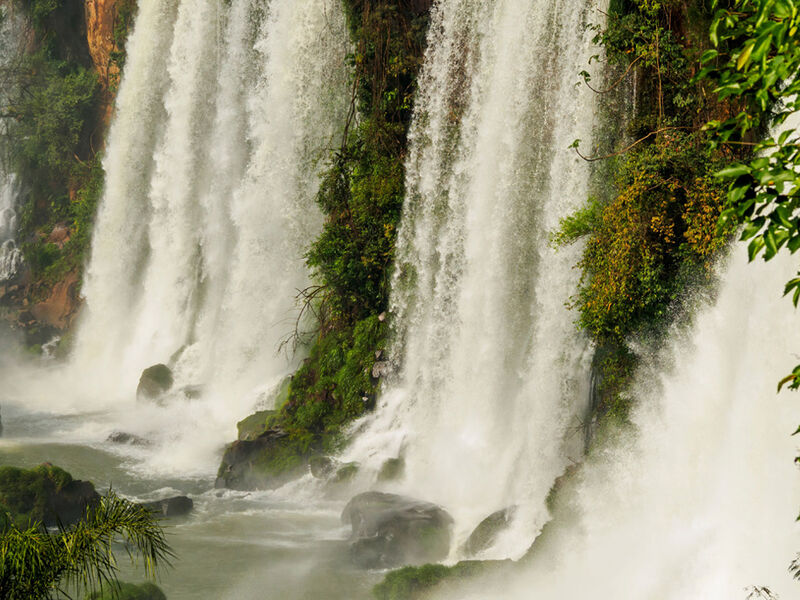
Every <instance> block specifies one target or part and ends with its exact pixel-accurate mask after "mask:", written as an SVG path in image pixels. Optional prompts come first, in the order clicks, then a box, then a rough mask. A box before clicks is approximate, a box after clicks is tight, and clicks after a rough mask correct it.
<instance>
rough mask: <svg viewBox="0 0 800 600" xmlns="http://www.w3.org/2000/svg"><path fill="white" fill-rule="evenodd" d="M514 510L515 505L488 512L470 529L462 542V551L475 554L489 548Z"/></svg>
mask: <svg viewBox="0 0 800 600" xmlns="http://www.w3.org/2000/svg"><path fill="white" fill-rule="evenodd" d="M515 512H516V507H515V506H510V507H508V508H504V509H502V510H498V511H495V512H493V513H492V514H490V515H489V516H488V517H486V518H485V519H484V520H483V521H481V522H480V523H479V524H478V526H477V527H476V528H475V529H474V530H473V531H472V533H471V534H470V536H469V537H468V538H467V541H466V542H464V546H463V548H462V551H463V552H464V554H466V555H467V556H476V555H477V554H479V553H481V552H483V551H484V550H486V549H487V548H490V547H491V546H492V545H493V544H494V543H495V541H496V540H497V536H499V535H500V534H501V533H502V532H503V531H504V530H505V529H506V527H508V524H509V522H510V521H511V519H513V518H514V513H515Z"/></svg>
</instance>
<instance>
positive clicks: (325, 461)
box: [308, 456, 337, 479]
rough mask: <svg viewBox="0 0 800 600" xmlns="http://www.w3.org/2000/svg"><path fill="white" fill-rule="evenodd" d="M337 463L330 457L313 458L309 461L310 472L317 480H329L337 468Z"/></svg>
mask: <svg viewBox="0 0 800 600" xmlns="http://www.w3.org/2000/svg"><path fill="white" fill-rule="evenodd" d="M336 465H337V461H336V460H334V459H332V458H331V457H330V456H312V457H311V458H309V459H308V470H309V471H311V476H312V477H315V478H316V479H327V478H328V477H330V475H331V473H333V471H334V469H335V468H336Z"/></svg>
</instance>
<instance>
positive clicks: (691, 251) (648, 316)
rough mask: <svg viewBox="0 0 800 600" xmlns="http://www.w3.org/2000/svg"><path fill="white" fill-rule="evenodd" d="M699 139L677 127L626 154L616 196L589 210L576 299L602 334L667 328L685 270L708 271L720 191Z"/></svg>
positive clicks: (587, 322) (584, 321)
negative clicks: (588, 231) (589, 230)
mask: <svg viewBox="0 0 800 600" xmlns="http://www.w3.org/2000/svg"><path fill="white" fill-rule="evenodd" d="M701 142H702V137H700V138H698V135H692V134H685V133H683V132H680V131H673V132H668V133H665V134H664V135H662V136H659V137H658V138H657V139H656V141H655V142H654V143H653V144H649V145H646V146H643V147H641V148H639V149H637V151H636V152H631V153H629V154H627V155H626V156H625V157H623V158H622V159H621V160H620V161H619V163H618V165H617V168H616V187H617V189H618V190H619V192H618V194H617V195H616V196H615V197H614V198H612V199H611V201H610V202H609V203H608V204H606V205H605V206H603V207H602V209H600V210H599V211H597V209H596V208H592V207H591V206H590V207H589V209H586V210H591V211H592V214H593V215H596V213H597V212H599V217H598V216H594V219H595V220H594V221H592V223H593V224H594V229H593V231H592V235H591V237H590V238H589V240H588V241H587V245H586V250H585V252H584V255H583V258H582V259H581V262H580V267H581V269H582V272H583V277H584V283H583V285H582V286H581V288H580V290H579V292H578V295H577V299H576V304H577V306H578V309H579V310H580V313H581V316H580V324H581V326H582V327H583V328H585V329H587V330H588V331H589V332H590V333H591V334H592V335H593V336H594V337H595V338H596V339H598V340H605V339H613V340H616V341H621V340H623V339H624V338H625V336H627V335H628V334H630V333H631V332H633V331H637V330H639V329H641V328H642V327H648V328H651V327H653V326H656V327H661V326H663V321H664V319H665V318H666V317H668V316H669V306H670V304H671V303H672V302H673V301H674V300H675V299H676V298H677V296H678V293H679V292H680V291H681V289H682V287H683V284H684V283H685V281H686V278H687V276H688V275H689V274H690V273H691V274H695V275H696V274H703V273H704V270H705V269H706V268H707V267H708V266H709V260H710V258H711V257H713V255H714V252H715V251H716V250H718V249H719V248H720V247H721V246H722V245H723V243H724V241H725V239H726V236H725V233H726V232H724V231H723V232H718V231H717V228H716V224H717V218H718V217H719V214H720V211H721V209H722V194H721V192H720V190H719V189H718V188H717V186H716V185H715V182H714V180H713V178H712V177H711V173H712V172H713V167H712V164H713V163H712V160H711V159H710V157H709V156H708V154H707V152H706V151H705V148H704V146H703V145H701ZM580 217H581V215H580V214H579V215H578V217H573V219H576V218H580ZM562 231H563V226H562Z"/></svg>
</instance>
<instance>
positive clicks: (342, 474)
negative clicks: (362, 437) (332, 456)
mask: <svg viewBox="0 0 800 600" xmlns="http://www.w3.org/2000/svg"><path fill="white" fill-rule="evenodd" d="M356 473H358V463H355V462H349V463H344V464H343V465H342V466H341V467H339V468H338V469H336V473H334V474H333V477H331V482H332V483H347V482H348V481H352V480H353V477H355V476H356Z"/></svg>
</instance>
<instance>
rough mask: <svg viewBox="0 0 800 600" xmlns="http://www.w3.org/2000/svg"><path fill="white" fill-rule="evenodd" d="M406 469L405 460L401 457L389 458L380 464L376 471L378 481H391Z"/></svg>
mask: <svg viewBox="0 0 800 600" xmlns="http://www.w3.org/2000/svg"><path fill="white" fill-rule="evenodd" d="M405 469H406V461H404V460H403V459H402V458H390V459H388V460H386V461H385V462H384V463H383V464H382V465H381V470H380V471H378V481H393V480H395V479H400V478H401V477H402V476H403V472H404V471H405Z"/></svg>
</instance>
